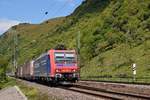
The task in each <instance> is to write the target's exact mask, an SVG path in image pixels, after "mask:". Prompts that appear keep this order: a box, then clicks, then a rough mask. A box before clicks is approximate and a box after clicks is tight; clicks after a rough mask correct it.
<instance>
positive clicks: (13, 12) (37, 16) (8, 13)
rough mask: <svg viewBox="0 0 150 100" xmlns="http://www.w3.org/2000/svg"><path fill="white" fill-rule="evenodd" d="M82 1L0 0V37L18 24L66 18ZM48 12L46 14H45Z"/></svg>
mask: <svg viewBox="0 0 150 100" xmlns="http://www.w3.org/2000/svg"><path fill="white" fill-rule="evenodd" d="M82 1H83V0H0V35H1V34H2V33H4V32H5V31H7V30H8V29H9V28H10V27H11V26H14V25H17V24H19V23H33V24H38V23H41V22H43V21H45V20H47V19H51V18H55V17H60V16H67V15H69V14H71V13H72V12H73V11H74V10H75V8H76V7H78V6H79V5H80V4H81V3H82ZM45 12H48V14H45Z"/></svg>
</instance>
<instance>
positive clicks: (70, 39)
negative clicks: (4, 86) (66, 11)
mask: <svg viewBox="0 0 150 100" xmlns="http://www.w3.org/2000/svg"><path fill="white" fill-rule="evenodd" d="M13 33H16V34H17V35H16V38H17V50H18V51H17V54H18V55H17V56H18V63H19V65H21V64H23V63H24V62H25V61H27V60H29V59H32V58H35V57H37V56H39V55H40V54H41V53H43V52H46V51H47V50H48V49H52V48H54V47H55V46H56V45H58V44H64V45H65V46H66V47H67V48H68V49H76V47H77V37H78V35H79V34H80V45H81V46H80V57H81V61H80V62H81V63H80V67H81V77H83V78H84V79H89V78H92V79H94V78H97V77H98V78H103V79H104V77H107V78H108V77H109V78H113V77H118V78H130V77H132V68H131V65H132V64H133V63H136V64H137V77H139V78H140V77H150V0H85V1H84V2H83V3H82V4H81V5H80V6H79V7H78V8H77V9H76V10H75V11H74V12H73V13H72V14H71V15H70V16H67V17H63V18H56V19H51V20H48V21H45V22H43V23H41V24H37V25H33V24H27V23H24V24H20V25H18V26H14V27H13V28H11V30H9V31H8V32H6V33H5V34H3V35H2V36H1V37H0V46H1V48H0V54H1V56H3V57H5V58H7V60H8V63H7V64H8V66H9V67H10V68H11V67H12V58H13V47H14V42H13V41H14V34H13ZM3 57H2V58H3ZM5 65H6V64H5Z"/></svg>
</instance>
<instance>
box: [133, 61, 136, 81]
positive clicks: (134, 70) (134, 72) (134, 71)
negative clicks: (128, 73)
mask: <svg viewBox="0 0 150 100" xmlns="http://www.w3.org/2000/svg"><path fill="white" fill-rule="evenodd" d="M132 70H133V81H135V75H136V64H135V63H134V64H133V65H132Z"/></svg>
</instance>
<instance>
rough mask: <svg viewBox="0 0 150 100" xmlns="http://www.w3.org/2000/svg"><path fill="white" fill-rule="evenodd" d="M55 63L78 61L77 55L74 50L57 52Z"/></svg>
mask: <svg viewBox="0 0 150 100" xmlns="http://www.w3.org/2000/svg"><path fill="white" fill-rule="evenodd" d="M55 63H57V64H70V63H76V57H75V54H74V53H73V52H66V53H63V52H61V53H60V52H59V53H58V52H56V53H55Z"/></svg>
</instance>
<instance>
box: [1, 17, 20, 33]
mask: <svg viewBox="0 0 150 100" xmlns="http://www.w3.org/2000/svg"><path fill="white" fill-rule="evenodd" d="M19 23H20V22H19V21H15V20H10V19H0V34H2V33H4V32H6V31H7V30H8V29H9V28H10V27H12V26H14V25H17V24H19Z"/></svg>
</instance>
